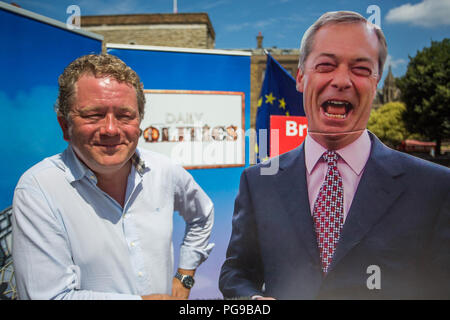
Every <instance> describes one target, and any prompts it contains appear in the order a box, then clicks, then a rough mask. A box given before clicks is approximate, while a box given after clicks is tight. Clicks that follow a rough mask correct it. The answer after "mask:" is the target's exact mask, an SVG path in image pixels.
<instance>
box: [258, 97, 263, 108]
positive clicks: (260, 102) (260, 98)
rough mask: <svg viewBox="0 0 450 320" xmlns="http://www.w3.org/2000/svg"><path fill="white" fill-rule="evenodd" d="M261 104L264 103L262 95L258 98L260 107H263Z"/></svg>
mask: <svg viewBox="0 0 450 320" xmlns="http://www.w3.org/2000/svg"><path fill="white" fill-rule="evenodd" d="M261 105H262V97H259V99H258V108H259V107H261Z"/></svg>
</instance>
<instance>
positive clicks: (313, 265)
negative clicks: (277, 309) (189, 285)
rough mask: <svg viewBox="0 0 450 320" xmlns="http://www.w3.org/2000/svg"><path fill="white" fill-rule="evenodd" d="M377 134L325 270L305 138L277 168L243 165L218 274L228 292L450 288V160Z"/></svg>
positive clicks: (387, 293) (416, 293)
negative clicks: (400, 146)
mask: <svg viewBox="0 0 450 320" xmlns="http://www.w3.org/2000/svg"><path fill="white" fill-rule="evenodd" d="M370 138H371V140H372V148H371V153H370V157H369V159H368V161H367V164H366V167H365V170H364V173H363V176H362V178H361V181H360V183H359V185H358V189H357V191H356V194H355V197H354V199H353V202H352V205H351V208H350V210H349V213H348V216H347V219H346V222H345V224H344V226H343V229H342V232H341V238H340V240H339V243H338V246H337V249H336V252H335V255H334V257H333V261H332V263H331V266H330V268H329V271H328V273H327V274H326V275H325V276H324V275H323V274H322V271H321V268H320V261H319V259H320V258H319V251H318V247H317V242H316V235H315V230H314V227H313V220H312V216H311V212H310V206H309V200H308V189H307V186H306V169H305V157H304V149H303V145H301V146H300V147H298V148H296V149H294V150H292V151H291V152H288V153H286V154H283V155H281V156H280V157H279V159H278V160H279V165H280V168H279V171H278V172H277V173H276V174H275V175H261V168H262V167H264V166H270V165H272V164H271V163H270V162H269V163H266V164H260V165H256V166H252V167H249V168H247V169H246V170H244V172H243V174H242V176H241V182H240V188H239V193H238V195H237V198H236V201H235V209H234V215H233V230H232V235H231V239H230V243H229V247H228V250H227V256H226V261H225V262H224V264H223V266H222V270H221V274H220V279H219V287H220V290H221V291H222V293H223V295H224V296H225V297H239V296H252V295H255V294H262V295H265V296H272V297H275V298H278V299H320V298H324V299H329V298H331V299H373V298H380V299H424V298H447V299H449V298H450V170H449V169H448V168H445V167H443V166H439V165H436V164H433V163H430V162H427V161H424V160H421V159H418V158H415V157H412V156H409V155H407V154H404V153H400V152H397V151H394V150H392V149H390V148H388V147H386V146H385V145H384V144H382V143H381V142H380V141H379V140H378V138H376V137H375V136H374V135H373V134H370ZM271 161H273V160H271Z"/></svg>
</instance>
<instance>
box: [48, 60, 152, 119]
mask: <svg viewBox="0 0 450 320" xmlns="http://www.w3.org/2000/svg"><path fill="white" fill-rule="evenodd" d="M86 74H88V75H93V76H95V77H105V76H106V77H112V78H113V79H115V80H116V81H118V82H124V83H126V84H129V85H131V86H133V87H134V89H135V90H136V98H137V104H138V110H139V117H140V119H141V120H142V119H143V118H144V107H145V95H144V90H143V84H142V83H141V81H140V79H139V76H138V75H137V73H136V72H135V71H134V70H133V69H131V68H130V67H129V66H127V65H126V64H125V62H123V61H122V60H120V59H119V58H118V57H116V56H113V55H111V54H107V53H101V54H88V55H85V56H81V57H79V58H78V59H76V60H74V61H72V62H71V63H70V64H69V65H68V66H67V67H66V68H65V69H64V72H63V73H62V74H61V75H60V76H59V78H58V84H59V93H58V100H57V102H56V105H55V110H56V113H57V114H58V116H62V117H64V118H66V119H68V120H69V113H70V109H71V107H72V104H73V102H74V99H75V93H76V92H75V83H76V82H77V81H78V79H79V78H80V77H81V76H82V75H86Z"/></svg>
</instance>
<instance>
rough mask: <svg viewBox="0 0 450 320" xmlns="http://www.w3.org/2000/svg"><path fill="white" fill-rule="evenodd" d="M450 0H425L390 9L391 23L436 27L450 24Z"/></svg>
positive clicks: (388, 17)
mask: <svg viewBox="0 0 450 320" xmlns="http://www.w3.org/2000/svg"><path fill="white" fill-rule="evenodd" d="M449 15H450V0H423V1H422V2H419V3H417V4H410V3H407V4H404V5H401V6H400V7H397V8H393V9H391V10H389V12H388V13H387V15H386V21H387V22H389V23H396V22H397V23H409V24H412V25H416V26H423V27H434V26H439V25H450V19H449Z"/></svg>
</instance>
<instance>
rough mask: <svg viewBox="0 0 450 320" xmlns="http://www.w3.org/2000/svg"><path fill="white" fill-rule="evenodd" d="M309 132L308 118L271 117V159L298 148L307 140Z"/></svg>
mask: <svg viewBox="0 0 450 320" xmlns="http://www.w3.org/2000/svg"><path fill="white" fill-rule="evenodd" d="M275 130H278V139H277V134H276V131H275ZM307 130H308V122H307V121H306V117H294V116H270V157H275V156H277V155H279V154H282V153H285V152H288V151H290V150H292V149H294V148H296V147H298V146H299V145H300V144H302V142H303V141H304V140H305V138H306V134H307Z"/></svg>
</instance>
